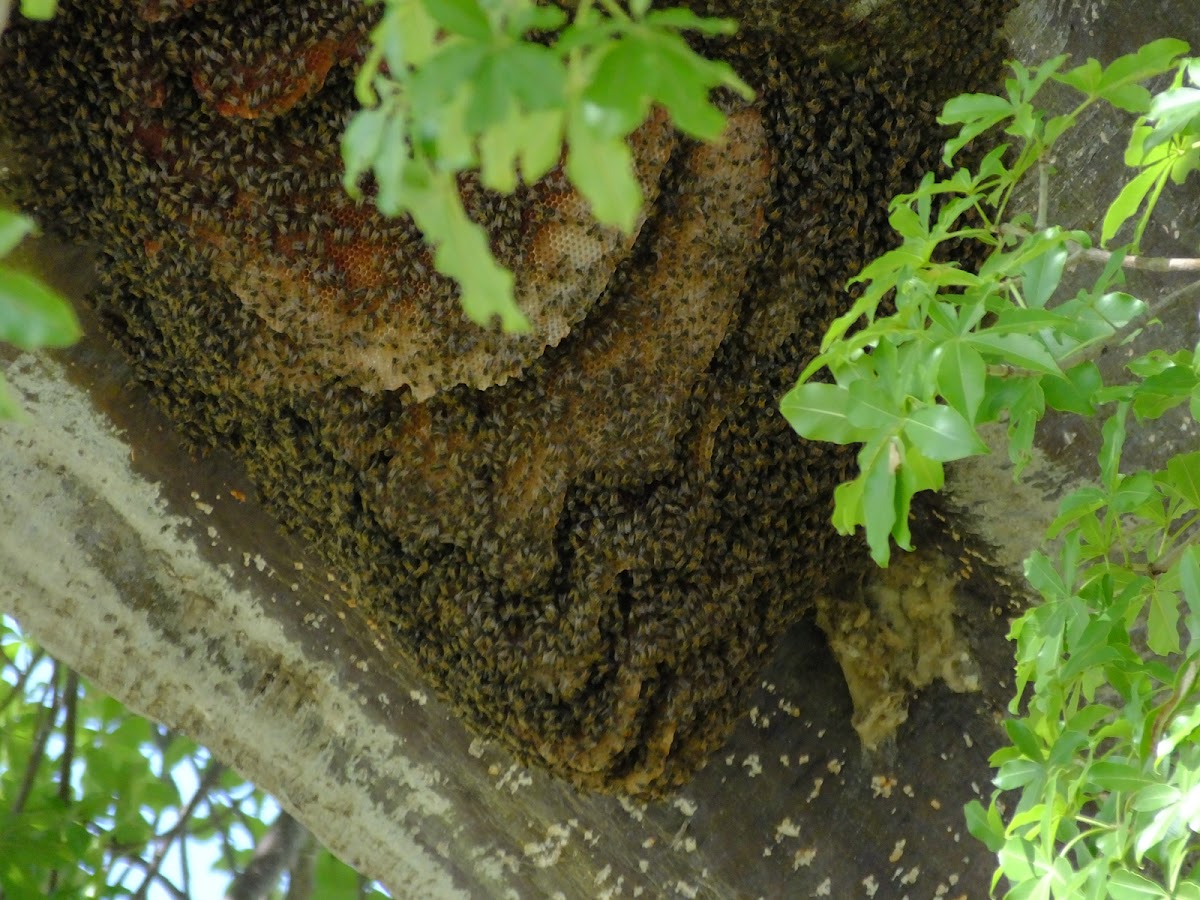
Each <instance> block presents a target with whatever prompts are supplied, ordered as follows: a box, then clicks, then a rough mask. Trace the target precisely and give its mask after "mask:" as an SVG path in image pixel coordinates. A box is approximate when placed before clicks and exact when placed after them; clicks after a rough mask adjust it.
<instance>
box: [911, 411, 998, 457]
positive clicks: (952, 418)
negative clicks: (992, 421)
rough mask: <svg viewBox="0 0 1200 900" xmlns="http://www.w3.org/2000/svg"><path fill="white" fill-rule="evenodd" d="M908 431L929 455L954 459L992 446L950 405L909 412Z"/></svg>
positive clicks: (923, 451) (982, 451)
mask: <svg viewBox="0 0 1200 900" xmlns="http://www.w3.org/2000/svg"><path fill="white" fill-rule="evenodd" d="M904 435H905V437H907V438H908V439H909V440H910V441H912V443H913V445H914V446H915V447H916V448H917V449H918V450H920V451H921V453H922V454H924V455H925V456H926V457H927V458H929V459H931V460H934V461H935V462H950V461H951V460H955V459H962V458H964V457H967V456H979V455H980V454H984V453H987V452H988V446H987V444H985V443H984V442H983V441H982V440H980V438H979V435H978V434H976V433H975V429H974V428H972V427H971V424H970V423H969V422H968V421H967V420H966V419H965V418H963V415H962V413H960V412H958V411H957V410H956V409H953V408H952V407H949V406H926V407H924V408H922V409H918V410H916V411H914V412H912V413H910V414H909V416H908V419H907V420H906V421H905V423H904Z"/></svg>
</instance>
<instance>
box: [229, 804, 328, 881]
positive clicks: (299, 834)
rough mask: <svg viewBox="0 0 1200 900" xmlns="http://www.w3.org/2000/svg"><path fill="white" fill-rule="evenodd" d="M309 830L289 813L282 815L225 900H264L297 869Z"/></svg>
mask: <svg viewBox="0 0 1200 900" xmlns="http://www.w3.org/2000/svg"><path fill="white" fill-rule="evenodd" d="M306 834H308V830H307V829H306V828H305V827H304V826H303V825H301V824H300V823H299V822H297V821H296V820H295V819H293V818H292V817H291V816H290V815H288V813H287V812H284V811H282V810H281V811H280V813H279V816H278V817H277V818H276V819H275V821H274V822H273V823H271V827H270V828H268V829H267V833H266V834H264V835H263V836H262V840H260V841H259V842H258V846H257V847H255V848H254V856H252V857H251V858H250V863H249V864H248V865H247V866H246V868H245V869H243V870H242V873H241V874H240V875H238V876H237V877H236V878H234V879H233V881H231V882H230V883H229V889H228V890H227V891H226V892H225V900H265V898H267V897H269V896H270V895H271V891H272V890H273V889H274V888H275V886H276V885H277V884H278V883H279V879H280V877H281V876H282V875H283V873H284V872H286V871H288V870H290V869H292V868H293V867H294V866H295V865H296V860H297V858H298V857H299V854H300V845H301V843H302V842H303V840H304V837H305V835H306Z"/></svg>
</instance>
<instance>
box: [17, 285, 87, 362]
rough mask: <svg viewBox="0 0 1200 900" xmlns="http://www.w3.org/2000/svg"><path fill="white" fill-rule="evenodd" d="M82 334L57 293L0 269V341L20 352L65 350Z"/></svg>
mask: <svg viewBox="0 0 1200 900" xmlns="http://www.w3.org/2000/svg"><path fill="white" fill-rule="evenodd" d="M82 333H83V332H82V331H81V330H80V327H79V320H78V319H76V318H75V313H74V312H73V311H72V310H71V305H70V304H69V303H67V301H66V300H64V299H63V298H62V296H60V295H59V294H58V292H56V291H54V290H53V289H51V288H50V287H48V286H47V285H46V284H44V283H43V282H42V281H40V280H38V279H37V278H34V277H33V276H32V275H28V274H26V273H25V272H18V271H16V270H15V269H9V268H8V267H6V266H0V341H7V342H8V343H10V344H14V345H15V346H17V347H19V348H21V349H22V350H36V349H38V348H39V347H67V346H69V345H71V344H73V343H75V342H76V341H77V340H79V337H80V335H81V334H82Z"/></svg>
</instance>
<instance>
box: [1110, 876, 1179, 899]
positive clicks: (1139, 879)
mask: <svg viewBox="0 0 1200 900" xmlns="http://www.w3.org/2000/svg"><path fill="white" fill-rule="evenodd" d="M1108 895H1109V896H1110V897H1111V898H1112V900H1170V897H1171V894H1170V893H1169V892H1167V891H1166V890H1164V889H1163V888H1162V886H1161V885H1158V884H1155V883H1154V882H1153V881H1151V880H1150V879H1149V878H1146V877H1145V876H1143V875H1139V874H1137V873H1136V872H1131V871H1129V870H1128V869H1124V868H1118V869H1114V870H1113V871H1111V872H1109V875H1108Z"/></svg>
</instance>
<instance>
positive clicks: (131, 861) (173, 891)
mask: <svg viewBox="0 0 1200 900" xmlns="http://www.w3.org/2000/svg"><path fill="white" fill-rule="evenodd" d="M121 861H122V862H123V863H125V865H127V866H128V867H129V869H130V871H132V869H133V867H134V866H137V867H138V868H139V869H141V870H142V871H143V872H147V873H148V872H149V870H150V867H151V866H152V865H153V863H148V862H146V861H145V860H144V859H142V858H141V857H140V856H122V857H121ZM146 877H147V878H153V880H154V881H156V882H157V883H158V884H160V885H162V887H164V888H166V890H167V893H169V894H170V895H171V896H172V897H174V898H175V900H190V897H191V895H190V894H189V893H187V892H186V891H183V890H181V889H180V888H179V887H178V886H176V885H175V884H174V883H173V882H172V881H171V880H170V879H169V878H167V876H166V875H164V874H163V873H162V872H158V871H156V872H154V874H153V875H149V874H147V876H146ZM114 883H115V884H120V881H116V882H114Z"/></svg>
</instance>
